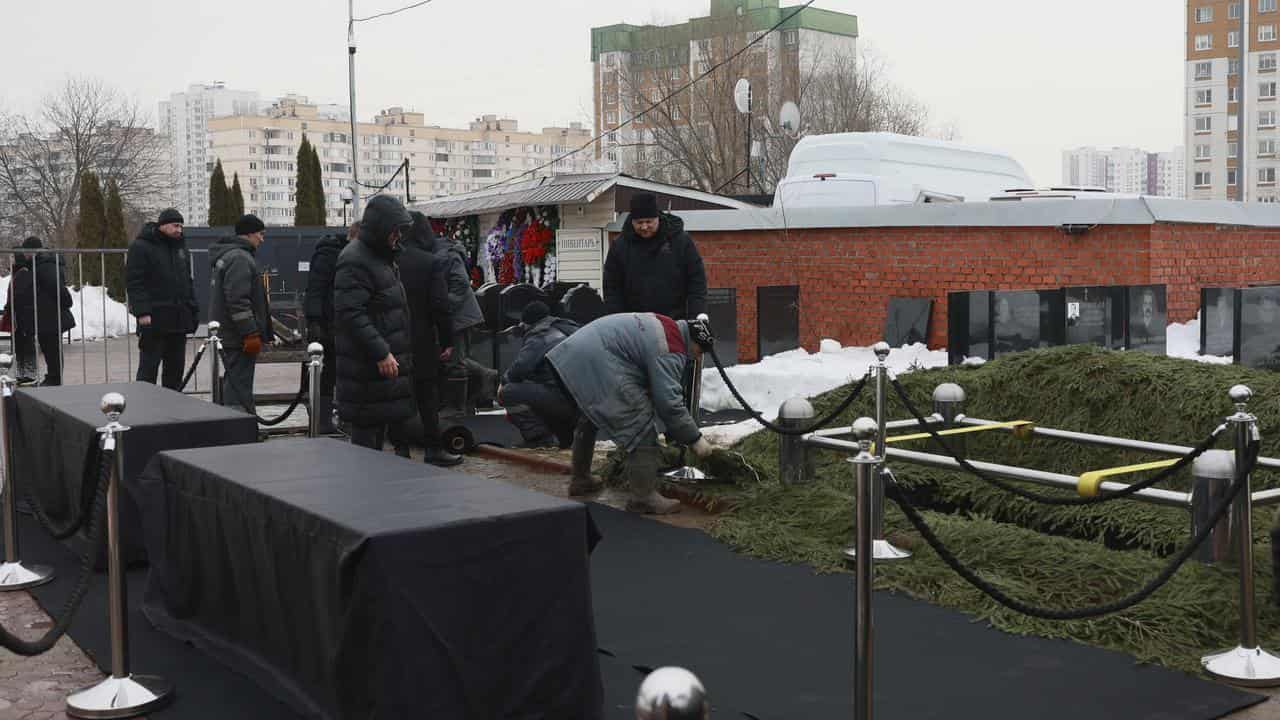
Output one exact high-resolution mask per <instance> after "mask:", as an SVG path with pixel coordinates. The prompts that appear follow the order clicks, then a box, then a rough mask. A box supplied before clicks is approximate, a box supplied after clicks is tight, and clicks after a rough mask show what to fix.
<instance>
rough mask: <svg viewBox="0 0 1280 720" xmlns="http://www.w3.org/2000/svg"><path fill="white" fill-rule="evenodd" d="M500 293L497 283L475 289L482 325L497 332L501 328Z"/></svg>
mask: <svg viewBox="0 0 1280 720" xmlns="http://www.w3.org/2000/svg"><path fill="white" fill-rule="evenodd" d="M501 293H502V286H501V285H499V284H498V283H485V284H484V285H481V286H480V289H479V290H476V300H477V301H478V302H479V303H480V312H481V313H483V314H484V326H485V327H486V328H488V329H489V330H490V332H497V331H499V330H501V329H502V328H503V325H502V318H501V316H500V315H501V297H500V295H501ZM490 362H492V361H490Z"/></svg>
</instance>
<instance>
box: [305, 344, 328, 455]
mask: <svg viewBox="0 0 1280 720" xmlns="http://www.w3.org/2000/svg"><path fill="white" fill-rule="evenodd" d="M307 355H309V356H311V361H310V362H309V363H308V364H307V372H309V373H310V375H308V376H307V437H313V438H317V437H320V373H321V371H323V369H324V346H323V345H321V344H320V343H318V342H313V343H311V344H310V345H307Z"/></svg>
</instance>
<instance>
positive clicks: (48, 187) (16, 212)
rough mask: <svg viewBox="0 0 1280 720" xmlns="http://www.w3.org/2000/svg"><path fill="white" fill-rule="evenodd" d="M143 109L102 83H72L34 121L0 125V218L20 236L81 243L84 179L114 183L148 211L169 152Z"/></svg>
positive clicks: (20, 118)
mask: <svg viewBox="0 0 1280 720" xmlns="http://www.w3.org/2000/svg"><path fill="white" fill-rule="evenodd" d="M146 121H147V118H146V115H145V114H144V113H143V112H142V110H141V108H140V106H139V105H138V103H137V102H136V101H134V100H130V99H128V98H126V97H125V96H124V95H123V94H122V93H120V92H119V91H117V90H115V89H113V88H110V87H108V86H106V85H105V84H104V83H102V82H101V81H100V80H96V79H90V78H68V79H67V80H66V82H65V83H64V84H63V86H62V87H61V88H60V89H59V90H58V91H57V92H55V93H53V94H51V95H49V96H47V97H45V98H44V100H42V101H41V103H40V107H39V109H38V111H37V112H36V113H34V114H32V115H22V114H12V115H8V116H6V117H4V118H3V124H0V199H2V200H0V207H3V208H4V209H2V210H0V214H3V220H4V221H5V223H6V225H7V226H8V227H7V229H8V230H9V231H11V232H14V233H15V234H21V233H26V232H39V233H40V234H41V235H43V236H45V237H46V238H47V240H48V242H49V244H51V245H54V246H59V247H69V246H73V245H75V244H76V237H75V220H76V216H77V213H78V211H79V204H80V176H81V174H83V173H84V172H85V171H89V170H91V171H93V172H95V173H97V175H98V176H99V177H100V178H102V180H103V181H104V182H106V181H109V180H114V181H115V183H116V185H117V187H118V188H119V190H120V196H121V199H122V200H123V201H124V202H125V203H126V204H128V205H132V206H134V207H142V206H146V205H148V204H149V203H151V202H153V198H154V197H155V195H156V194H157V193H158V192H161V191H162V190H163V189H164V188H165V187H167V185H168V184H169V176H170V167H169V164H168V161H167V157H168V149H167V147H166V143H165V142H164V140H163V139H162V138H161V137H160V136H158V135H157V134H156V133H155V131H154V130H153V129H152V128H149V127H147V122H146Z"/></svg>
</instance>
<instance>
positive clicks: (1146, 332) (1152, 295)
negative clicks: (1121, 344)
mask: <svg viewBox="0 0 1280 720" xmlns="http://www.w3.org/2000/svg"><path fill="white" fill-rule="evenodd" d="M1127 290H1128V310H1127V313H1126V314H1127V315H1128V318H1129V322H1128V325H1127V327H1126V330H1127V333H1126V334H1127V337H1126V342H1125V347H1127V348H1128V349H1130V350H1141V351H1142V352H1149V353H1155V354H1157V355H1164V354H1166V353H1167V351H1168V349H1167V347H1166V344H1165V333H1166V331H1167V326H1168V313H1167V310H1166V308H1167V307H1168V306H1167V305H1166V303H1165V288H1164V285H1133V286H1130V287H1129V288H1127Z"/></svg>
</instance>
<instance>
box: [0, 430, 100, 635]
mask: <svg viewBox="0 0 1280 720" xmlns="http://www.w3.org/2000/svg"><path fill="white" fill-rule="evenodd" d="M99 457H100V458H101V463H100V465H99V473H98V483H97V487H96V488H95V491H94V499H93V510H92V512H91V514H90V516H89V546H88V549H86V550H85V552H84V553H83V554H82V555H81V556H80V575H79V577H78V578H77V579H76V586H75V589H73V590H72V591H71V595H69V596H68V597H67V600H66V602H64V603H63V604H62V614H61V615H60V616H59V617H58V620H57V622H55V623H54V625H53V627H51V628H49V629H48V630H47V631H46V632H45V634H44V635H42V636H40V637H39V638H37V639H36V640H23V639H22V638H20V637H18V636H16V635H14V634H12V633H10V632H9V631H8V630H6V629H5V628H4V626H2V625H0V647H4V649H6V650H8V651H10V652H12V653H15V654H17V655H23V656H28V657H29V656H32V655H39V654H41V653H43V652H46V651H48V650H49V649H50V648H52V647H53V646H54V644H56V643H57V642H58V639H59V638H61V637H62V636H63V635H64V634H65V633H66V632H67V628H69V627H71V621H72V619H74V618H75V614H76V612H77V611H78V610H79V609H80V603H81V602H82V601H83V600H84V597H85V594H86V593H87V592H88V591H89V583H90V582H91V581H92V580H93V575H94V561H95V559H96V552H97V550H98V547H99V546H101V544H102V541H103V540H104V538H103V535H102V533H103V531H104V530H105V528H106V526H107V523H105V522H103V520H104V516H105V515H106V512H107V487H108V486H109V485H110V483H111V470H112V467H113V466H114V465H115V452H114V451H112V450H103V451H102V453H101V455H100V456H99Z"/></svg>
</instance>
